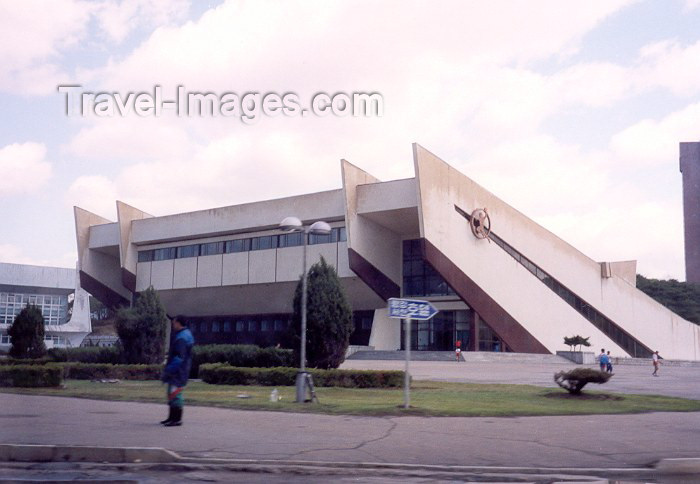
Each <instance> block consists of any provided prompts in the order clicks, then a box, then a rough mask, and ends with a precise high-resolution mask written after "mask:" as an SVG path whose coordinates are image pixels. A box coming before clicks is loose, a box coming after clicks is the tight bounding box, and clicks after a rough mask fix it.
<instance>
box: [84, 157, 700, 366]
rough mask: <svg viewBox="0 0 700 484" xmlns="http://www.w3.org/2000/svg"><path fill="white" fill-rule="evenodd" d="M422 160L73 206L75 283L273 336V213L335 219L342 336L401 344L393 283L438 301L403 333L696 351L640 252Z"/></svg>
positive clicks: (284, 311) (333, 247) (321, 244)
mask: <svg viewBox="0 0 700 484" xmlns="http://www.w3.org/2000/svg"><path fill="white" fill-rule="evenodd" d="M413 161H414V167H415V176H414V177H413V178H408V179H403V180H393V181H388V182H382V181H379V180H378V179H376V178H375V177H373V176H372V175H371V174H369V173H367V172H365V171H364V170H362V169H360V168H358V167H357V166H355V165H353V164H351V163H349V162H347V161H345V160H343V161H341V177H342V188H340V189H337V190H331V191H326V192H320V193H313V194H307V195H301V196H295V197H288V198H283V199H278V200H269V201H261V202H255V203H249V204H242V205H236V206H230V207H222V208H216V209H211V210H203V211H197V212H191V213H183V214H176V215H169V216H164V217H152V216H150V215H148V214H146V213H144V212H142V211H139V210H137V209H135V208H133V207H130V206H128V205H126V204H124V203H121V202H117V214H118V216H117V221H108V220H105V219H103V218H101V217H99V216H97V215H94V214H91V213H89V212H87V211H85V210H82V209H80V208H77V207H76V209H75V219H76V235H77V240H78V252H79V267H78V268H79V274H80V279H81V284H82V285H83V287H85V288H86V289H87V290H88V291H90V292H91V293H92V294H93V295H95V296H97V297H98V298H99V299H100V300H101V301H102V302H104V303H105V304H107V305H110V306H112V307H114V306H117V305H119V304H128V303H129V302H130V301H131V300H132V299H133V297H134V294H137V293H138V292H139V291H143V290H145V289H146V288H148V287H149V286H153V287H154V288H155V289H156V290H157V291H158V292H159V294H160V296H161V299H162V301H163V302H164V304H165V306H166V309H167V311H168V312H169V313H182V314H185V315H188V317H190V318H191V321H192V323H193V324H192V325H191V326H192V327H193V329H194V332H195V337H196V338H197V339H198V341H200V342H249V343H257V344H263V345H264V344H274V343H275V342H276V341H278V340H279V339H280V338H281V337H282V335H283V334H284V332H285V331H286V328H287V325H288V324H289V320H290V313H291V304H292V295H293V291H294V287H295V285H296V283H297V281H298V278H299V276H300V274H301V273H302V252H301V251H302V250H303V248H302V239H301V235H300V234H298V233H294V234H288V233H284V232H283V231H281V230H279V228H278V226H279V223H280V221H281V220H282V219H284V218H285V217H287V216H296V217H298V218H299V219H301V220H302V221H303V222H304V223H305V224H310V223H313V222H315V221H317V220H324V221H326V222H328V223H329V224H330V225H331V227H332V228H333V231H332V233H331V234H330V235H328V236H310V238H309V240H308V243H309V247H308V249H309V258H308V259H309V261H308V264H309V265H310V264H312V263H314V262H315V261H316V260H318V259H319V258H320V257H321V256H323V257H324V258H325V259H326V260H327V261H328V262H329V263H330V264H332V265H333V266H334V267H335V268H336V270H337V272H338V275H339V277H340V279H341V283H342V284H343V286H344V288H345V291H346V293H347V294H348V297H349V299H350V303H351V305H352V307H353V310H354V314H355V328H356V331H355V333H354V335H353V340H352V341H351V343H353V344H357V345H365V346H371V347H373V348H375V349H383V350H396V349H401V348H402V346H403V343H402V342H403V341H404V338H403V329H404V326H403V324H402V322H399V321H397V320H393V319H389V318H388V317H387V311H386V305H387V303H386V301H387V299H389V298H391V297H411V298H420V299H427V300H430V301H431V302H432V303H433V304H434V305H435V306H436V307H437V308H438V309H439V310H440V312H439V313H438V315H437V316H435V317H434V318H433V319H432V320H430V321H427V322H418V323H417V324H414V325H412V331H411V340H412V349H417V350H419V351H420V350H451V349H454V347H455V345H456V344H457V342H458V341H459V342H460V343H461V347H462V349H463V350H467V351H513V352H526V353H554V352H556V351H557V350H564V349H567V347H566V346H565V345H564V343H563V338H564V336H573V335H576V334H580V335H582V336H590V341H591V343H592V344H593V345H594V346H595V347H597V348H602V347H604V348H606V349H609V350H611V351H612V353H613V354H614V355H615V356H635V357H648V356H650V355H651V352H652V351H655V350H659V351H660V352H661V354H662V355H663V356H664V357H666V358H678V359H690V360H696V359H699V358H700V327H698V326H696V325H694V324H693V323H690V322H688V321H685V320H684V319H682V318H681V317H679V316H678V315H676V314H674V313H672V312H671V311H669V310H668V309H666V308H665V307H663V306H661V305H660V304H658V303H656V302H655V301H654V300H653V299H651V298H649V297H647V296H646V295H645V294H644V293H642V292H641V291H639V290H637V289H636V287H635V273H636V270H635V262H634V261H627V262H603V263H600V262H596V261H593V260H592V259H590V258H588V257H586V256H585V255H584V254H582V253H581V252H580V251H578V250H577V249H575V248H574V247H572V246H571V245H569V244H567V243H566V242H564V241H563V240H561V239H559V238H558V237H556V236H555V235H554V234H552V233H550V232H549V231H547V230H546V229H544V228H543V227H541V226H539V225H538V224H536V223H535V222H533V221H532V220H530V219H529V218H527V217H526V216H524V215H523V214H521V213H520V212H518V211H517V210H515V209H514V208H512V207H510V206H509V205H507V204H506V203H504V202H503V201H502V200H500V199H499V198H498V197H496V196H494V195H493V194H492V193H490V192H488V191H487V190H485V189H484V188H483V187H481V186H479V185H478V184H476V183H475V182H474V181H473V180H471V179H470V178H468V177H467V176H465V175H463V174H462V173H460V172H459V171H457V170H455V169H454V168H452V167H451V166H449V165H448V164H447V163H445V162H443V161H442V160H440V159H439V158H437V157H436V156H435V155H433V154H432V153H430V152H429V151H427V150H425V149H424V148H422V147H421V146H419V145H414V160H413Z"/></svg>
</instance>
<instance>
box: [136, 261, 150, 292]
mask: <svg viewBox="0 0 700 484" xmlns="http://www.w3.org/2000/svg"><path fill="white" fill-rule="evenodd" d="M152 264H153V263H152V262H138V263H137V264H136V290H137V291H139V292H140V291H145V290H146V289H148V287H149V286H150V285H151V265H152Z"/></svg>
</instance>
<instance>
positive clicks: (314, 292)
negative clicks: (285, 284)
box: [291, 257, 354, 369]
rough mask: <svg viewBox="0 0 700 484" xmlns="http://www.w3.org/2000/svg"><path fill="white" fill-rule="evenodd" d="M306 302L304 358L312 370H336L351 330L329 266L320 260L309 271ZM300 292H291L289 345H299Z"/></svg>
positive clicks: (343, 299)
mask: <svg viewBox="0 0 700 484" xmlns="http://www.w3.org/2000/svg"><path fill="white" fill-rule="evenodd" d="M307 278H308V280H307V301H306V359H307V361H308V366H309V367H312V368H326V369H327V368H338V366H340V364H341V363H342V362H343V361H344V360H345V352H346V351H347V349H348V345H349V344H350V334H351V333H352V331H353V329H354V327H353V322H352V309H351V308H350V304H349V303H348V300H347V297H346V296H345V293H344V292H343V288H342V287H341V286H340V280H339V279H338V274H337V273H336V271H335V269H334V268H333V266H330V265H328V263H327V262H326V260H325V259H324V258H323V257H321V260H320V261H319V262H317V263H316V264H314V265H312V266H311V267H310V268H309V272H308V274H307ZM301 291H302V281H301V278H299V283H298V284H297V288H296V291H295V292H294V314H293V316H292V326H291V332H292V345H293V347H294V348H295V349H297V348H299V344H300V342H301V337H300V334H301Z"/></svg>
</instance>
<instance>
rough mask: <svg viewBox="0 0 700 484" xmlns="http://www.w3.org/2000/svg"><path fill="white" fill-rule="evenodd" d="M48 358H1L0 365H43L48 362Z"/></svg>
mask: <svg viewBox="0 0 700 484" xmlns="http://www.w3.org/2000/svg"><path fill="white" fill-rule="evenodd" d="M50 362H51V360H50V359H49V358H35V359H33V360H23V359H21V358H3V359H1V360H0V366H12V365H45V364H46V363H50Z"/></svg>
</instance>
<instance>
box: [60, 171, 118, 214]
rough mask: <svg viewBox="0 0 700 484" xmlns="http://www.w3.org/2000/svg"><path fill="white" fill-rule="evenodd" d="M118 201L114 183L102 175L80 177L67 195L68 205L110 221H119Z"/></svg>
mask: <svg viewBox="0 0 700 484" xmlns="http://www.w3.org/2000/svg"><path fill="white" fill-rule="evenodd" d="M117 199H118V197H117V190H116V188H115V186H114V183H113V182H112V180H110V179H109V178H107V177H105V176H102V175H85V176H81V177H78V178H77V179H76V180H75V181H74V182H73V183H72V184H71V186H70V187H69V188H68V192H67V193H66V202H67V203H68V205H70V206H73V205H75V206H78V207H80V208H84V209H85V210H89V211H91V212H94V213H96V214H98V215H101V216H103V217H105V218H107V219H108V220H117V209H116V204H115V203H116V200H117Z"/></svg>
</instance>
